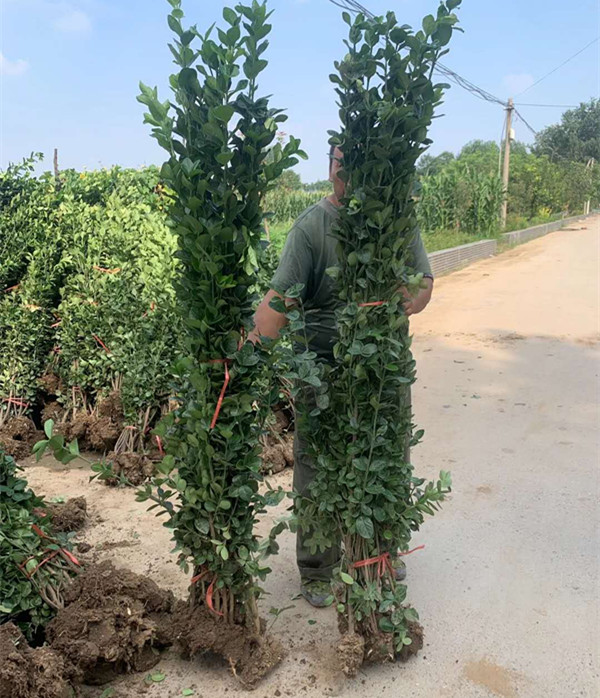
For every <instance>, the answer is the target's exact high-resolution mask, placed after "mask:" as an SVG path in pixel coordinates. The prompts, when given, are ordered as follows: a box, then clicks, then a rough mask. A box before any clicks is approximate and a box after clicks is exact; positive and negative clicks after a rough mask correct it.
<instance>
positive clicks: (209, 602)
mask: <svg viewBox="0 0 600 698" xmlns="http://www.w3.org/2000/svg"><path fill="white" fill-rule="evenodd" d="M216 581H217V578H216V577H215V578H214V579H213V580H212V582H211V583H210V584H209V587H208V589H207V591H206V605H207V606H208V607H209V608H210V610H211V611H212V612H213V613H216V614H217V615H218V616H222V615H223V614H222V613H221V611H217V610H216V609H215V607H214V605H213V591H214V588H215V582H216Z"/></svg>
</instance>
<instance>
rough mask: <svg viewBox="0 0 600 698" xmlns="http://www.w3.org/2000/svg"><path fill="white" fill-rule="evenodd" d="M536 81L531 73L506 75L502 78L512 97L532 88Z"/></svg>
mask: <svg viewBox="0 0 600 698" xmlns="http://www.w3.org/2000/svg"><path fill="white" fill-rule="evenodd" d="M534 82H535V79H534V77H533V75H530V74H529V73H516V74H514V75H505V76H504V77H503V78H502V85H503V86H504V88H505V89H506V91H507V92H509V93H510V94H512V95H515V94H518V93H519V92H523V90H526V89H527V88H528V87H531V86H532V85H533V83H534Z"/></svg>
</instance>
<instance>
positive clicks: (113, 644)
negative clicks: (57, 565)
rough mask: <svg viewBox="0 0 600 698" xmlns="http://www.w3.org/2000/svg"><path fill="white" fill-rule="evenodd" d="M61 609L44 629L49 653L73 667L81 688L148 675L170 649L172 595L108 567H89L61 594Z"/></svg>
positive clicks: (147, 582)
mask: <svg viewBox="0 0 600 698" xmlns="http://www.w3.org/2000/svg"><path fill="white" fill-rule="evenodd" d="M64 601H65V608H64V609H62V610H60V611H59V612H58V614H57V616H56V617H55V618H54V619H53V620H52V621H51V622H50V623H49V624H48V626H47V640H48V642H49V644H50V647H51V648H52V649H53V650H54V651H56V652H59V653H60V654H61V655H63V656H64V657H65V658H66V659H67V660H68V661H69V662H70V663H72V664H73V666H75V667H76V669H77V670H78V672H79V673H80V675H81V679H82V681H83V682H84V683H88V684H94V685H98V684H104V683H107V682H109V681H111V680H113V679H114V678H115V677H116V676H117V675H118V674H122V673H127V672H131V671H147V670H148V669H150V668H151V667H153V666H154V665H155V664H156V663H157V662H158V661H159V659H160V655H159V653H158V652H157V651H156V650H160V649H162V648H164V647H166V646H168V645H170V644H171V638H170V634H169V632H168V631H167V629H168V628H169V625H170V623H169V619H170V617H171V614H172V611H173V609H174V605H175V599H174V597H173V594H172V593H171V592H169V591H165V590H163V589H160V588H159V587H158V586H157V585H156V584H155V583H154V582H153V581H152V580H150V579H148V578H146V577H142V576H140V575H137V574H134V573H133V572H130V571H128V570H123V569H116V568H115V567H114V566H113V565H112V563H111V562H110V561H104V562H102V563H100V564H98V565H93V566H91V567H88V568H87V570H86V571H85V572H82V573H81V574H80V575H79V577H77V578H76V579H75V580H74V581H73V583H72V584H71V585H70V586H69V587H68V588H67V589H66V590H65V592H64Z"/></svg>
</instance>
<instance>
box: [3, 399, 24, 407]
mask: <svg viewBox="0 0 600 698" xmlns="http://www.w3.org/2000/svg"><path fill="white" fill-rule="evenodd" d="M2 402H8V403H9V404H11V405H16V406H17V407H29V403H28V402H25V401H24V400H20V399H19V398H16V397H5V398H4V400H2Z"/></svg>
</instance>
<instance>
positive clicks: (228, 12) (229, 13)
mask: <svg viewBox="0 0 600 698" xmlns="http://www.w3.org/2000/svg"><path fill="white" fill-rule="evenodd" d="M237 18H238V16H237V14H236V13H235V12H234V11H233V10H232V9H231V8H230V7H224V8H223V19H224V20H225V21H226V22H227V23H228V24H231V25H234V24H235V23H236V22H237ZM184 695H191V693H190V694H184Z"/></svg>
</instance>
